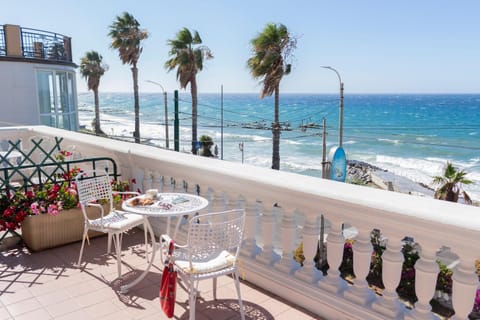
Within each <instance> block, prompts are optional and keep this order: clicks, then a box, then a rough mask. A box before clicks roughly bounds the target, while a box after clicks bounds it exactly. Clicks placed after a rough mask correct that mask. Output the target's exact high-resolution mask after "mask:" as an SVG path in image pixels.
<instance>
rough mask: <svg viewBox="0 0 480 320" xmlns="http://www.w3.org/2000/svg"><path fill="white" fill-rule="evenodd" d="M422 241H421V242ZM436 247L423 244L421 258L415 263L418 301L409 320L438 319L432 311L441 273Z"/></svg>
mask: <svg viewBox="0 0 480 320" xmlns="http://www.w3.org/2000/svg"><path fill="white" fill-rule="evenodd" d="M420 241H421V240H420ZM435 252H436V250H435V247H434V246H433V245H429V246H428V245H427V244H426V243H423V242H422V250H421V251H420V252H419V253H420V258H419V259H418V260H417V262H416V263H415V293H416V295H417V298H418V301H417V302H416V303H415V309H413V311H412V312H411V313H410V314H409V315H408V316H407V317H406V318H407V319H438V318H437V317H436V316H435V315H434V314H433V313H432V312H431V311H432V307H431V305H430V300H432V298H433V295H434V294H435V286H436V283H437V276H438V272H439V269H440V268H439V267H438V263H437V262H436V255H435Z"/></svg>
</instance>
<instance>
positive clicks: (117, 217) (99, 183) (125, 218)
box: [75, 170, 148, 277]
mask: <svg viewBox="0 0 480 320" xmlns="http://www.w3.org/2000/svg"><path fill="white" fill-rule="evenodd" d="M110 180H111V177H110V176H109V175H108V173H107V172H106V171H104V170H88V171H82V172H81V173H79V174H78V175H77V176H76V177H75V183H76V186H77V192H78V198H79V202H80V206H81V208H82V212H83V216H84V218H85V225H84V231H83V238H82V247H81V249H80V255H79V257H78V266H80V264H81V261H82V255H83V249H84V246H85V239H87V237H88V231H89V230H94V231H99V232H104V233H107V234H108V248H107V252H108V253H110V250H111V244H112V238H113V244H114V247H115V253H116V256H117V268H118V277H120V276H121V274H122V272H121V271H122V268H121V266H122V261H121V249H122V237H123V233H124V232H126V231H128V230H130V229H132V228H134V227H136V226H138V225H141V224H143V227H144V230H145V252H146V250H147V224H148V220H147V219H144V218H143V217H142V216H141V215H137V214H133V213H127V212H125V211H121V210H117V209H115V208H114V206H113V195H112V186H111V181H110ZM116 193H119V194H132V195H138V192H116ZM101 203H108V204H109V207H108V212H105V209H104V206H102V204H101ZM89 206H90V207H92V206H93V207H96V208H98V209H99V210H100V211H101V216H100V218H97V219H90V218H89V216H88V214H87V207H89Z"/></svg>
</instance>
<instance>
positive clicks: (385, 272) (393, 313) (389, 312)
mask: <svg viewBox="0 0 480 320" xmlns="http://www.w3.org/2000/svg"><path fill="white" fill-rule="evenodd" d="M401 250H402V245H401V241H400V237H393V236H389V237H388V242H387V247H386V249H385V251H384V252H383V254H382V280H383V284H384V286H385V289H384V290H383V295H382V297H381V298H379V299H377V300H376V301H374V303H373V304H372V308H373V309H374V310H375V311H377V312H379V313H381V314H383V315H385V316H386V317H387V318H388V319H397V318H402V317H403V314H404V310H405V306H403V305H402V304H401V303H400V302H399V300H398V295H397V292H396V289H397V287H398V284H399V283H400V277H401V274H402V265H403V260H404V258H403V254H402V252H401Z"/></svg>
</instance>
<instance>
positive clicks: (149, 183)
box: [142, 169, 152, 192]
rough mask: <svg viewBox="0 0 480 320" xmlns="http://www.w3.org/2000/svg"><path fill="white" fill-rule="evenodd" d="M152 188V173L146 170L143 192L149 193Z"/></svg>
mask: <svg viewBox="0 0 480 320" xmlns="http://www.w3.org/2000/svg"><path fill="white" fill-rule="evenodd" d="M151 187H152V172H151V171H150V170H147V169H145V170H144V174H143V180H142V192H145V191H147V190H148V189H150V188H151Z"/></svg>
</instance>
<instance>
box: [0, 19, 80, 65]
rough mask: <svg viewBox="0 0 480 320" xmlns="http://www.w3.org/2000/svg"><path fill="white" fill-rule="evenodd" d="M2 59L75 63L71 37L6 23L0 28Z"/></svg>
mask: <svg viewBox="0 0 480 320" xmlns="http://www.w3.org/2000/svg"><path fill="white" fill-rule="evenodd" d="M0 59H7V60H19V59H21V60H22V61H25V62H36V63H38V62H41V63H55V64H73V62H72V48H71V38H70V37H67V36H64V35H62V34H59V33H54V32H48V31H42V30H35V29H29V28H23V27H20V26H17V25H10V24H6V25H3V26H2V28H0Z"/></svg>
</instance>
